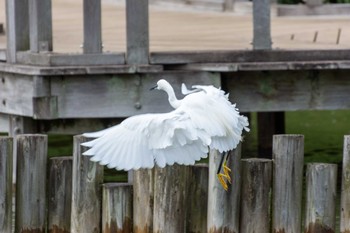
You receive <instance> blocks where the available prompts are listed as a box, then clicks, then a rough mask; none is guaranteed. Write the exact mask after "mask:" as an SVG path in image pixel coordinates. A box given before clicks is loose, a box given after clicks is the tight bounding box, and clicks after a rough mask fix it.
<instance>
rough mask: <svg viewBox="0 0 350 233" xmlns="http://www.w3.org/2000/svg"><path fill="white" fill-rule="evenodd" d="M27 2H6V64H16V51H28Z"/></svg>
mask: <svg viewBox="0 0 350 233" xmlns="http://www.w3.org/2000/svg"><path fill="white" fill-rule="evenodd" d="M28 17H29V13H28V1H23V0H6V22H7V26H6V28H7V34H6V35H7V50H6V51H7V62H9V63H15V62H16V53H17V52H18V51H25V50H29V24H28Z"/></svg>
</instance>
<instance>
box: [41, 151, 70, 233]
mask: <svg viewBox="0 0 350 233" xmlns="http://www.w3.org/2000/svg"><path fill="white" fill-rule="evenodd" d="M72 167H73V158H72V157H57V158H52V159H50V164H49V173H48V175H49V178H48V208H47V209H48V223H47V225H48V232H50V233H52V232H69V231H70V215H71V207H72V172H73V170H72Z"/></svg>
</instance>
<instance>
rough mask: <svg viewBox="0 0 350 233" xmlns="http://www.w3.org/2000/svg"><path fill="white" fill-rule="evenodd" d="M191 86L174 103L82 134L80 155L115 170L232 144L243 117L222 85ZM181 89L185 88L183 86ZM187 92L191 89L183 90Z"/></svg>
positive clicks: (185, 160) (188, 157) (188, 160)
mask: <svg viewBox="0 0 350 233" xmlns="http://www.w3.org/2000/svg"><path fill="white" fill-rule="evenodd" d="M194 88H195V92H194V93H189V94H188V95H187V96H186V97H185V98H184V99H183V100H181V104H180V107H178V108H177V109H176V110H174V111H172V112H170V113H165V114H145V115H139V116H134V117H130V118H128V119H126V120H125V121H123V122H122V123H121V124H119V125H117V126H114V127H111V128H109V129H106V130H103V131H99V132H96V133H86V134H84V136H86V137H96V139H94V140H92V141H89V142H86V143H83V144H82V145H84V146H87V147H90V149H89V150H88V151H86V152H85V153H84V155H89V156H92V158H91V160H93V161H96V162H100V164H103V165H107V166H108V167H109V168H117V169H118V170H130V169H138V168H151V167H153V166H154V162H156V163H157V164H158V166H160V167H164V166H165V165H172V164H174V163H178V164H184V165H190V164H194V163H195V161H198V160H200V159H201V158H204V157H206V156H207V153H208V147H210V148H213V149H217V150H219V151H220V152H223V151H229V150H232V149H234V148H236V146H237V144H238V143H239V142H240V141H241V140H242V131H243V129H244V130H246V131H249V129H248V120H247V118H246V117H244V116H241V115H239V112H238V109H236V107H235V105H232V104H231V103H230V102H229V100H228V96H227V95H225V93H224V92H223V91H222V90H219V89H217V88H215V87H213V86H194ZM183 91H185V92H186V91H188V90H187V88H186V90H185V89H184V90H183ZM189 92H192V91H189Z"/></svg>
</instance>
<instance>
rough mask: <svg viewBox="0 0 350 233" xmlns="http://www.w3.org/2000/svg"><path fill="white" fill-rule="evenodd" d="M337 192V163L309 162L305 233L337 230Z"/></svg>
mask: <svg viewBox="0 0 350 233" xmlns="http://www.w3.org/2000/svg"><path fill="white" fill-rule="evenodd" d="M336 193H337V165H336V164H325V163H323V164H322V163H312V164H308V165H307V170H306V214H305V216H306V218H305V227H304V228H305V230H304V232H305V233H319V232H335V201H336Z"/></svg>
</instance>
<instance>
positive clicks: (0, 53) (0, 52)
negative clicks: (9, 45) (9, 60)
mask: <svg viewBox="0 0 350 233" xmlns="http://www.w3.org/2000/svg"><path fill="white" fill-rule="evenodd" d="M0 61H1V62H6V50H5V49H0Z"/></svg>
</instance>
